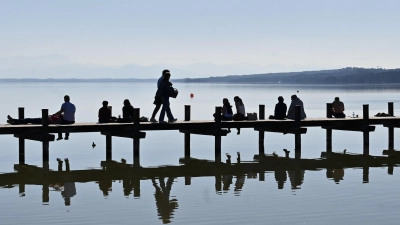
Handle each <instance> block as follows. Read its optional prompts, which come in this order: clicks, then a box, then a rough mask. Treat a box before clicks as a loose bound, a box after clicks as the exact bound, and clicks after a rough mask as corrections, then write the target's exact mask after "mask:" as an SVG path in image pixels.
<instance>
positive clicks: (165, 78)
mask: <svg viewBox="0 0 400 225" xmlns="http://www.w3.org/2000/svg"><path fill="white" fill-rule="evenodd" d="M170 78H171V73H170V71H169V70H163V71H162V76H161V77H160V78H159V79H158V81H157V91H156V94H155V97H154V102H153V104H154V105H155V108H154V111H153V114H152V116H151V118H150V122H153V123H154V122H159V123H173V122H175V121H176V120H177V119H176V118H175V117H174V116H173V115H172V112H171V108H170V104H169V98H176V97H177V95H178V90H177V89H175V88H173V87H172V83H171V82H170ZM233 100H234V102H235V108H236V113H235V114H234V113H233V110H232V106H231V104H230V103H229V100H228V99H227V98H224V99H223V101H222V104H223V105H222V110H221V120H222V121H232V120H233V121H241V120H247V119H254V118H249V114H248V115H247V116H246V110H245V106H244V104H243V100H242V99H241V98H240V97H239V96H235V97H234V98H233ZM291 100H292V102H291V104H290V106H289V109H287V106H286V104H285V103H284V99H283V97H282V96H279V97H278V103H277V104H276V105H275V110H274V115H271V116H270V117H269V119H278V120H283V119H286V118H287V119H295V106H300V110H301V111H300V119H305V118H306V113H305V111H304V104H303V102H302V101H301V100H300V98H299V97H297V95H292V96H291ZM123 104H124V106H123V108H122V118H120V117H119V118H116V117H112V113H111V107H109V106H108V102H107V101H103V107H101V108H100V109H99V113H98V118H99V120H98V121H99V123H110V122H122V123H129V122H133V118H134V108H133V106H132V105H131V103H130V101H129V100H128V99H125V100H124V103H123ZM160 108H161V112H160V116H159V121H157V120H156V119H155V116H156V115H157V113H158V111H159V110H160ZM75 111H76V108H75V105H74V104H72V103H71V102H70V97H69V96H68V95H65V96H64V103H63V104H62V105H61V109H60V110H59V111H58V112H56V113H54V114H52V115H50V116H49V120H48V122H49V124H74V123H75ZM343 112H344V104H343V102H341V101H340V100H339V97H336V98H335V101H334V102H333V103H332V115H333V116H334V117H336V118H345V117H346V115H345V114H344V113H343ZM165 114H167V117H168V122H166V121H164V117H165ZM215 116H216V115H214V117H215ZM7 119H8V120H7V123H9V124H13V125H19V124H28V123H30V124H42V118H26V119H15V118H12V117H11V116H9V115H8V116H7ZM146 121H147V118H145V117H143V118H141V122H146ZM238 133H240V131H238ZM68 138H69V134H68V133H66V135H65V139H66V140H68ZM61 139H63V137H62V134H61V133H60V134H59V135H58V138H57V140H61Z"/></svg>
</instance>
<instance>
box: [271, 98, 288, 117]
mask: <svg viewBox="0 0 400 225" xmlns="http://www.w3.org/2000/svg"><path fill="white" fill-rule="evenodd" d="M286 110H287V106H286V104H285V103H283V102H278V103H277V104H276V105H275V111H274V117H275V119H278V120H283V119H285V118H286Z"/></svg>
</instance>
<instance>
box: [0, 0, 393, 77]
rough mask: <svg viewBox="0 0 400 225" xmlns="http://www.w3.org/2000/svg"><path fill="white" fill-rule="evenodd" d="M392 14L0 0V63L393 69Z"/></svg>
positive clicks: (385, 10)
mask: <svg viewBox="0 0 400 225" xmlns="http://www.w3.org/2000/svg"><path fill="white" fill-rule="evenodd" d="M399 9H400V1H398V0H392V1H390V0H387V1H386V0H376V1H371V0H343V1H341V0H326V1H325V0H279V1H278V0H276V1H268V0H242V1H235V0H196V1H194V0H193V1H192V0H159V1H151V0H145V1H144V0H141V1H133V0H130V1H118V0H107V1H101V0H87V1H85V0H79V1H78V0H77V1H73V0H68V1H65V0H50V1H45V0H40V1H39V0H37V1H31V0H27V1H20V0H10V1H8V0H1V1H0V57H8V56H39V55H46V54H51V53H58V54H61V55H65V56H68V57H69V58H70V59H71V60H72V61H75V62H79V63H93V64H100V65H122V64H126V63H137V64H141V65H150V64H157V63H162V64H167V65H168V64H171V65H185V64H191V63H196V62H212V63H215V64H232V63H255V64H259V65H269V64H274V63H278V64H286V65H294V64H296V65H307V64H317V65H327V66H336V65H337V66H360V67H376V66H381V67H386V68H394V67H400V66H399V64H398V62H399V55H400V43H399V41H400V29H399V25H398V23H399V21H400V13H399ZM266 72H267V71H266Z"/></svg>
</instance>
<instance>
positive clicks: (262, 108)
mask: <svg viewBox="0 0 400 225" xmlns="http://www.w3.org/2000/svg"><path fill="white" fill-rule="evenodd" d="M258 113H259V115H258V119H259V120H265V105H259V106H258Z"/></svg>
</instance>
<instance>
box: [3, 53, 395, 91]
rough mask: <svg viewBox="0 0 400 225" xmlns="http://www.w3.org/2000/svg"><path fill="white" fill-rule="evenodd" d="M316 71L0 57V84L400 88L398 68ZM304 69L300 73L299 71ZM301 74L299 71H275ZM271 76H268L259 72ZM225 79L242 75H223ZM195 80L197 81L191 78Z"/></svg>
mask: <svg viewBox="0 0 400 225" xmlns="http://www.w3.org/2000/svg"><path fill="white" fill-rule="evenodd" d="M317 67H318V66H312V65H311V66H310V65H309V66H283V65H278V64H273V65H269V66H259V65H253V64H232V65H215V64H212V63H195V64H191V65H186V66H179V67H176V68H175V67H167V66H165V65H161V64H156V65H152V66H141V65H136V64H128V65H123V66H98V65H88V64H79V63H75V62H72V61H71V60H70V59H69V58H68V57H66V56H62V55H58V54H51V55H44V56H39V57H20V56H12V57H5V58H1V57H0V82H55V81H56V82H110V81H112V82H145V81H150V80H154V79H158V77H159V76H160V75H161V71H162V70H164V69H166V68H168V69H170V70H171V74H172V77H171V79H172V80H173V81H174V82H192V83H287V84H393V83H400V69H382V68H376V69H367V68H357V67H347V68H342V69H326V70H320V69H314V70H313V71H311V70H308V71H304V70H306V69H305V68H317ZM302 68H303V69H302ZM293 70H298V71H299V70H300V71H301V70H303V72H275V71H293ZM257 71H260V72H264V71H270V73H260V72H257ZM227 74H247V75H228V76H224V75H227ZM193 77H196V78H193Z"/></svg>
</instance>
